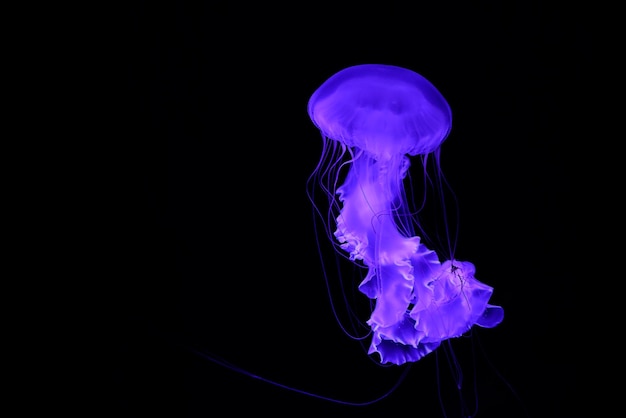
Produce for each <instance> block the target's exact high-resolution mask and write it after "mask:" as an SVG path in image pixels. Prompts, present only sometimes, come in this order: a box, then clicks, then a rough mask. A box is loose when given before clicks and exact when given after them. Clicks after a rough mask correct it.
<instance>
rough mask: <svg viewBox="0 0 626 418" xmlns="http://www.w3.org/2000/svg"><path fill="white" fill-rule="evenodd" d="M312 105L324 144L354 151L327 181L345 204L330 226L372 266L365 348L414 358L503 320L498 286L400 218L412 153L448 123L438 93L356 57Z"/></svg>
mask: <svg viewBox="0 0 626 418" xmlns="http://www.w3.org/2000/svg"><path fill="white" fill-rule="evenodd" d="M308 113H309V116H310V118H311V121H312V122H313V123H314V125H315V126H316V127H317V128H318V129H319V131H320V133H321V134H322V137H323V138H324V139H325V140H330V142H332V145H328V146H327V147H325V150H326V151H328V150H329V149H336V148H337V147H339V148H340V149H341V150H342V152H341V154H342V155H343V154H344V153H345V152H347V153H349V155H350V159H349V162H348V163H346V164H349V169H348V172H347V174H346V176H345V180H344V181H343V183H342V184H341V185H340V186H339V187H338V188H336V189H335V188H332V187H331V188H326V189H327V190H332V191H331V193H334V194H335V195H336V196H334V197H332V199H335V198H336V204H334V205H335V206H336V207H338V208H339V209H338V214H337V216H336V218H335V219H334V220H335V222H336V224H335V230H334V232H333V234H334V239H336V242H337V244H338V245H339V248H340V251H342V252H344V254H345V255H346V256H347V257H348V258H349V259H350V260H351V261H353V262H355V263H361V264H362V265H363V266H364V267H365V268H366V270H367V273H366V275H365V277H364V278H363V280H362V281H361V282H360V284H359V290H360V291H361V292H362V293H363V294H364V295H366V296H367V297H368V298H369V299H371V300H372V301H373V302H374V303H373V309H372V311H371V316H370V317H369V319H368V320H367V324H368V325H369V327H370V329H371V336H372V337H371V343H370V347H369V351H368V352H369V354H373V353H378V355H379V357H380V362H381V363H393V364H397V365H400V364H403V363H406V362H414V361H417V360H419V359H421V358H422V357H424V356H425V355H427V354H428V353H430V352H432V351H433V350H435V349H436V348H437V347H438V346H439V345H440V344H441V342H442V341H444V340H447V339H449V338H454V337H459V336H461V335H463V334H464V333H466V332H467V331H468V330H470V328H471V327H472V326H474V325H478V326H481V327H487V328H490V327H494V326H496V325H498V324H499V323H500V322H501V321H502V319H503V310H502V308H501V307H499V306H495V305H491V304H489V300H490V298H491V295H492V293H493V288H492V287H490V286H487V285H486V284H483V283H481V282H480V281H478V280H477V279H476V278H475V277H474V273H475V268H474V265H473V264H472V263H470V262H467V261H458V260H455V259H448V260H444V261H441V259H440V255H439V254H437V253H436V252H435V251H433V250H431V249H429V248H427V247H426V245H425V244H424V243H423V242H422V239H421V238H420V237H419V236H417V235H415V233H414V229H413V228H412V227H411V225H410V222H405V221H402V220H401V219H402V216H404V215H406V214H409V213H411V208H409V207H408V203H407V199H406V192H405V190H404V181H405V178H406V176H407V172H408V170H409V167H410V164H411V162H410V159H409V157H410V156H418V155H419V156H425V155H428V154H430V153H434V152H436V151H437V150H438V149H439V147H440V145H441V144H442V142H443V141H444V140H445V139H446V138H447V136H448V134H449V132H450V129H451V126H452V114H451V110H450V108H449V106H448V103H447V102H446V100H445V99H444V97H443V96H442V95H441V93H440V92H439V91H438V90H437V89H436V88H435V87H434V86H433V85H432V84H431V83H430V82H429V81H428V80H427V79H425V78H424V77H422V76H421V75H419V74H417V73H415V72H413V71H411V70H408V69H405V68H401V67H396V66H392V65H382V64H365V65H357V66H353V67H348V68H346V69H344V70H341V71H339V72H338V73H336V74H334V75H333V76H331V77H330V78H329V79H328V80H326V81H325V82H324V83H323V84H322V85H321V86H320V87H319V88H318V89H317V90H316V91H315V92H314V93H313V95H312V96H311V98H310V100H309V103H308ZM326 151H325V152H326ZM329 155H332V153H331V152H330V151H328V155H325V156H323V157H322V159H321V160H320V165H319V166H318V168H317V169H316V171H324V172H326V173H327V174H326V175H328V173H330V172H331V171H329V170H332V169H329V168H322V167H321V165H322V161H326V163H327V164H329V167H332V166H335V167H336V166H339V165H341V163H340V162H338V161H334V160H333V158H332V157H329ZM333 181H335V180H331V181H330V182H329V183H332V182H333ZM331 206H332V205H331Z"/></svg>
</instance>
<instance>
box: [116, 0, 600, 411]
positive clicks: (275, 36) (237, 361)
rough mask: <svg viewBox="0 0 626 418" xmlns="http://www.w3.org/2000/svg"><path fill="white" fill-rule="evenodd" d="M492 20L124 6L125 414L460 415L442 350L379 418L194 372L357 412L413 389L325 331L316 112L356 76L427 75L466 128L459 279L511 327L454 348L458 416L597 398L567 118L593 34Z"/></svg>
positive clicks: (443, 11)
mask: <svg viewBox="0 0 626 418" xmlns="http://www.w3.org/2000/svg"><path fill="white" fill-rule="evenodd" d="M501 3H503V2H440V3H437V4H438V5H429V6H427V5H426V2H414V3H413V4H411V5H410V6H409V5H407V6H399V5H396V3H395V2H383V3H381V4H372V5H366V4H365V3H363V4H359V5H355V6H353V7H352V8H347V7H345V6H344V7H338V6H337V5H332V4H324V3H313V2H311V3H302V4H296V3H295V2H294V3H293V4H285V5H274V6H272V5H268V4H256V5H243V4H235V3H229V2H197V3H196V4H193V5H192V4H191V3H190V4H185V3H174V2H173V3H171V4H168V5H163V4H160V3H153V2H134V3H131V4H130V5H129V6H128V9H127V10H126V11H125V14H124V15H123V19H122V25H121V26H120V33H121V34H123V36H122V42H121V43H120V48H119V51H118V52H119V55H118V59H116V60H115V62H113V65H114V68H115V69H116V70H117V71H119V74H121V75H122V84H121V85H122V91H121V94H122V96H121V97H120V99H121V100H120V101H119V108H118V109H117V110H118V111H119V113H118V114H119V115H121V119H120V120H121V121H122V124H121V125H120V128H121V129H120V130H119V131H118V133H119V136H118V139H119V138H121V140H122V141H123V142H122V143H121V144H120V147H121V148H120V149H121V152H120V155H119V156H118V160H119V161H115V162H114V164H113V170H114V171H115V173H117V174H120V173H121V174H122V175H121V176H119V177H120V181H119V184H118V188H117V189H116V193H117V195H116V196H117V198H116V200H115V201H114V202H113V204H112V206H111V211H112V214H115V215H116V216H118V217H119V221H120V222H119V223H118V224H116V225H115V226H117V227H119V228H116V229H115V231H116V233H117V244H116V247H115V249H116V251H115V254H114V257H115V259H116V260H118V261H120V267H121V268H120V270H119V272H120V273H119V275H118V276H117V280H116V281H115V283H116V284H118V285H119V286H117V287H116V289H117V290H116V292H115V299H114V300H113V302H112V307H113V312H117V313H120V315H115V316H114V317H113V318H115V321H113V322H112V323H113V324H114V327H113V330H114V334H113V335H114V338H113V339H112V341H113V346H112V348H113V350H114V357H115V366H114V367H113V368H112V369H111V370H110V373H111V376H112V377H113V381H112V382H113V384H112V386H111V389H112V395H111V396H110V397H109V398H108V403H109V405H108V407H110V408H111V410H112V412H113V413H114V415H115V416H133V417H148V416H168V417H210V416H232V415H238V414H240V413H241V414H243V413H248V411H251V412H252V413H253V414H255V415H257V414H265V413H270V414H271V413H279V414H284V415H286V416H295V415H301V414H308V413H313V414H316V415H317V414H329V416H355V417H362V416H370V415H371V416H374V414H381V413H382V414H387V415H386V416H392V415H391V414H394V416H395V415H396V414H397V415H399V414H403V415H409V416H418V417H440V416H444V412H442V409H441V406H440V401H439V396H441V398H442V399H443V403H444V404H445V414H447V416H455V417H456V416H462V414H461V412H460V411H459V406H458V405H459V402H458V396H457V391H456V389H455V388H454V386H453V384H452V382H451V379H450V372H449V367H448V362H447V360H446V358H445V355H444V354H445V353H446V351H445V350H439V351H438V354H437V355H434V354H433V355H430V356H427V357H426V358H424V359H423V360H422V361H420V362H418V363H416V364H414V365H413V366H412V367H411V370H410V371H409V373H408V375H407V377H406V379H405V380H404V381H403V382H402V383H401V384H400V385H399V386H398V388H397V390H395V391H394V392H392V393H391V394H389V396H387V397H386V398H385V399H383V400H381V401H380V402H377V403H374V404H372V405H369V406H347V405H341V404H337V403H334V402H329V401H325V400H321V399H318V398H315V397H311V396H306V395H303V394H301V393H297V392H293V391H291V390H288V389H286V388H284V387H278V386H275V385H272V384H269V383H267V382H264V381H262V380H260V379H255V378H252V377H250V376H248V375H246V374H245V373H239V372H237V371H235V370H233V369H231V368H228V367H224V366H223V365H220V364H217V363H216V362H214V361H211V360H210V359H208V358H207V357H203V356H202V355H199V353H200V352H202V353H208V355H209V356H213V358H214V359H215V358H221V359H224V360H225V361H227V362H229V363H231V364H233V365H234V366H235V367H237V368H240V369H242V370H245V371H247V372H249V373H252V374H255V375H257V376H260V377H262V378H264V379H269V380H271V381H275V382H277V383H279V384H280V385H284V386H286V387H291V388H296V389H299V390H303V391H307V392H311V393H314V394H316V395H320V396H327V397H332V398H336V399H339V400H342V401H347V402H356V403H361V402H367V401H369V400H372V399H375V398H377V397H379V396H381V395H383V394H385V393H386V392H387V391H388V390H390V389H391V388H392V386H393V385H394V384H395V383H396V382H397V381H398V379H399V377H400V375H401V373H402V371H403V370H404V368H380V367H377V366H376V365H375V364H374V363H372V362H371V361H370V360H369V359H368V357H367V356H366V354H365V353H364V352H363V349H362V347H361V345H359V343H357V342H355V341H352V340H350V339H349V338H348V337H346V336H345V335H344V334H343V333H342V332H341V330H340V329H339V327H338V326H337V324H336V322H335V319H334V317H333V316H332V311H331V308H330V304H329V301H328V297H327V295H326V287H325V285H324V281H323V275H322V266H321V264H320V260H319V257H318V253H317V249H316V242H315V234H314V227H313V221H312V214H311V205H310V202H309V201H308V198H307V195H306V181H307V178H308V176H309V175H310V174H311V172H312V171H313V169H314V168H315V164H316V163H317V160H318V158H319V155H320V152H321V138H320V136H319V133H318V131H317V130H316V129H315V127H314V126H313V124H312V123H311V121H310V120H309V118H308V115H307V113H306V106H307V101H308V99H309V97H310V95H311V94H312V93H313V91H314V90H315V89H316V88H317V87H318V86H319V85H320V84H321V83H323V82H324V81H325V80H326V79H327V78H328V77H330V76H331V75H332V74H334V73H335V72H337V71H339V70H341V69H343V68H345V67H348V66H351V65H356V64H363V63H385V64H393V65H398V66H403V67H407V68H410V69H412V70H414V71H416V72H418V73H420V74H422V75H423V76H425V77H426V78H427V79H429V80H430V81H431V82H432V83H433V84H434V85H435V86H437V88H438V89H439V90H440V91H441V93H442V94H443V95H444V97H446V99H447V100H448V102H449V104H450V106H451V108H452V112H453V129H452V132H451V134H450V136H449V138H448V139H447V141H446V142H445V143H444V145H443V149H442V166H443V170H444V172H445V174H446V176H447V178H448V180H449V181H450V183H451V185H452V187H453V189H454V191H455V192H456V193H457V196H458V199H459V205H460V215H461V229H460V235H459V241H458V246H457V258H459V259H463V260H469V261H472V262H473V263H474V264H475V265H476V267H477V278H478V279H479V280H481V281H483V282H484V283H487V284H489V285H491V286H493V287H494V289H495V292H494V296H493V297H492V302H493V303H495V304H498V305H501V306H503V308H504V310H505V319H504V321H503V322H502V323H501V324H500V325H499V326H498V327H496V328H493V329H486V330H483V329H479V330H477V331H476V337H477V338H475V339H469V338H467V339H458V340H455V341H453V342H452V348H453V351H454V353H455V354H456V355H457V356H458V358H459V361H460V363H461V366H462V367H463V369H464V372H465V373H466V378H465V381H464V385H463V388H464V389H463V390H464V393H466V395H465V396H466V397H467V398H468V399H467V400H466V401H467V403H468V404H469V407H468V408H469V412H468V411H466V412H465V414H471V413H472V412H473V410H474V409H473V405H474V403H475V402H474V400H473V399H472V397H473V395H472V392H471V390H472V389H473V388H477V395H476V399H477V403H478V411H477V413H476V416H478V417H518V416H519V417H521V416H537V417H564V416H576V411H578V410H579V407H580V404H581V403H582V402H585V401H586V399H585V398H584V396H583V397H580V396H579V391H578V388H579V387H580V385H581V384H582V377H581V372H580V354H579V350H580V348H574V347H573V345H572V342H573V339H574V336H575V335H576V327H577V326H576V325H575V324H574V323H573V321H572V318H573V317H574V316H575V314H576V309H577V305H578V304H577V300H576V298H577V296H576V293H575V292H576V286H575V285H574V284H573V283H574V277H575V275H576V272H575V267H574V265H573V263H572V262H571V261H570V259H571V257H572V250H573V249H574V248H575V247H576V246H577V244H574V243H575V242H576V239H577V233H576V231H575V224H574V223H572V222H571V220H570V219H571V217H572V214H571V213H572V208H573V206H574V201H575V195H574V191H575V190H576V193H583V194H584V191H583V192H581V191H580V189H575V186H576V187H578V186H579V185H578V184H577V183H576V182H575V176H574V174H573V173H574V172H575V169H576V168H577V167H576V165H575V164H574V163H572V161H573V160H572V158H571V152H572V151H571V149H572V147H571V146H570V145H571V142H572V136H573V134H575V133H576V132H580V130H582V129H584V126H583V124H581V123H580V121H579V120H578V113H577V107H576V105H575V104H574V102H575V99H576V98H577V95H579V94H581V91H584V89H585V85H586V84H585V83H586V80H587V71H588V64H589V62H590V60H591V55H592V40H591V31H590V30H589V29H588V27H587V25H586V20H585V19H584V17H585V15H584V12H583V11H580V10H576V9H573V8H572V7H571V6H570V7H569V8H562V7H558V6H557V5H555V4H549V3H541V4H535V3H533V2H507V3H511V4H508V5H506V6H505V5H503V4H501ZM429 4H430V3H429ZM572 86H577V88H578V90H577V91H573V90H572V89H571V87H572ZM117 177H118V176H116V178H117ZM575 183H576V184H575ZM322 244H325V242H322ZM331 279H332V277H331ZM472 341H473V342H474V348H475V349H476V351H475V352H474V353H473V354H472ZM480 347H482V348H480ZM483 349H484V352H483V351H482V350H483ZM473 364H476V369H477V377H476V381H473V380H472V379H473V373H472V372H471V369H472V367H473V366H472V365H473ZM438 377H439V381H438ZM439 394H440V395H439ZM468 394H469V395H468Z"/></svg>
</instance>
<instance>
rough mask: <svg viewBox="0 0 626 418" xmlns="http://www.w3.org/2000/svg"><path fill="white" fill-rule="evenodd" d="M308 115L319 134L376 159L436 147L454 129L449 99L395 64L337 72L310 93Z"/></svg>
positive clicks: (421, 79)
mask: <svg viewBox="0 0 626 418" xmlns="http://www.w3.org/2000/svg"><path fill="white" fill-rule="evenodd" d="M308 113H309V116H310V118H311V120H312V121H313V123H314V124H315V126H317V128H318V129H319V130H320V131H321V133H322V134H323V135H324V136H325V137H327V138H330V139H334V140H336V141H340V142H342V143H344V144H345V145H346V146H349V147H357V148H359V149H362V150H365V151H367V152H368V153H369V154H370V155H371V156H372V157H373V158H374V159H376V160H387V159H389V158H391V157H393V156H398V155H405V154H408V155H418V154H428V153H431V152H433V151H434V150H436V149H437V148H438V147H439V146H440V145H441V143H442V142H443V141H444V140H445V139H446V137H447V136H448V134H449V132H450V129H451V127H452V112H451V110H450V107H449V105H448V103H447V101H446V100H445V99H444V97H443V96H442V95H441V93H440V92H439V90H437V89H436V88H435V86H433V85H432V84H431V83H430V81H428V80H427V79H426V78H424V77H422V76H421V75H420V74H418V73H416V72H414V71H411V70H408V69H405V68H402V67H396V66H393V65H382V64H363V65H356V66H353V67H348V68H346V69H344V70H342V71H339V72H338V73H336V74H335V75H333V76H331V77H330V78H329V79H328V80H327V81H325V82H324V83H323V84H322V85H321V86H320V87H319V88H318V89H317V90H316V91H315V92H314V93H313V95H312V96H311V98H310V100H309V104H308Z"/></svg>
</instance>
